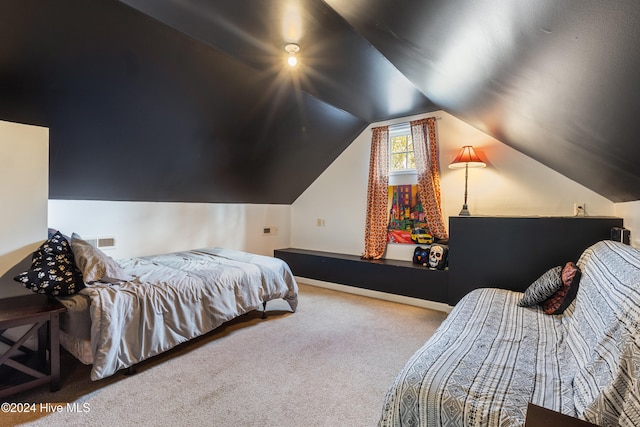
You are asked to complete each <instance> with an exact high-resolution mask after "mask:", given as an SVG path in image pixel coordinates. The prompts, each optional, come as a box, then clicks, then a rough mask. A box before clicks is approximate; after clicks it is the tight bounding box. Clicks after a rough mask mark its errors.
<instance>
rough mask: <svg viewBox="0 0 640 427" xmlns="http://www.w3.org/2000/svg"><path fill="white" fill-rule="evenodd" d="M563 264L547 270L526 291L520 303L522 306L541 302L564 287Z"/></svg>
mask: <svg viewBox="0 0 640 427" xmlns="http://www.w3.org/2000/svg"><path fill="white" fill-rule="evenodd" d="M561 274H562V266H560V265H559V266H557V267H553V268H552V269H549V270H547V271H546V272H545V273H544V274H543V275H542V276H540V277H539V278H538V279H537V280H536V281H535V282H533V283H532V284H531V285H529V287H528V288H527V289H526V290H525V291H524V296H523V297H522V299H521V300H520V302H519V303H518V305H519V306H520V307H531V306H534V305H536V304H540V303H541V302H543V301H544V300H546V299H548V298H549V297H550V296H551V295H553V294H555V293H556V292H557V291H558V289H560V288H561V287H562V277H561Z"/></svg>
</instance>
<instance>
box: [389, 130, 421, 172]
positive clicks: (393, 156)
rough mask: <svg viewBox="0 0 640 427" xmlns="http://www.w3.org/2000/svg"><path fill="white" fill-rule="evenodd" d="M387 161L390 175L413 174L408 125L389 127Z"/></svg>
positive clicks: (411, 143) (413, 163) (413, 162)
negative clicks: (388, 160) (388, 161)
mask: <svg viewBox="0 0 640 427" xmlns="http://www.w3.org/2000/svg"><path fill="white" fill-rule="evenodd" d="M389 159H390V165H389V172H390V173H401V172H409V171H410V172H414V171H415V170H416V161H415V158H414V155H413V141H412V140H411V128H410V126H409V123H401V124H399V125H394V126H390V127H389Z"/></svg>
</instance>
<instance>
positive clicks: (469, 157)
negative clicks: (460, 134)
mask: <svg viewBox="0 0 640 427" xmlns="http://www.w3.org/2000/svg"><path fill="white" fill-rule="evenodd" d="M485 166H487V164H486V163H485V162H483V161H482V159H481V158H480V157H478V155H477V154H476V152H475V150H474V149H473V147H472V146H470V145H465V146H464V147H462V148H461V149H460V152H459V153H458V155H457V156H456V158H455V159H453V161H452V162H451V163H450V164H449V168H450V169H461V168H464V167H470V168H483V167H485Z"/></svg>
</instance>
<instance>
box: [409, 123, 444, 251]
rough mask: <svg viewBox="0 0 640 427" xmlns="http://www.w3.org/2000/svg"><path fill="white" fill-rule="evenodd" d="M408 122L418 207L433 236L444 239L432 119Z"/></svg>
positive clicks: (435, 142)
mask: <svg viewBox="0 0 640 427" xmlns="http://www.w3.org/2000/svg"><path fill="white" fill-rule="evenodd" d="M410 125H411V139H412V140H413V151H414V155H415V160H416V170H417V172H418V191H419V193H420V201H421V202H422V207H423V208H424V210H425V212H426V216H427V225H428V226H429V230H430V231H431V234H433V236H434V237H436V238H438V239H448V234H447V227H446V225H445V221H444V216H443V215H442V202H441V197H440V169H439V166H438V138H437V134H436V119H435V118H434V117H428V118H426V119H421V120H415V121H412V122H410Z"/></svg>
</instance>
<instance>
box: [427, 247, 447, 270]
mask: <svg viewBox="0 0 640 427" xmlns="http://www.w3.org/2000/svg"><path fill="white" fill-rule="evenodd" d="M448 254H449V247H448V246H446V245H441V244H439V243H434V244H433V245H431V250H430V251H429V268H430V269H431V270H444V269H445V267H446V266H447V255H448Z"/></svg>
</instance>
